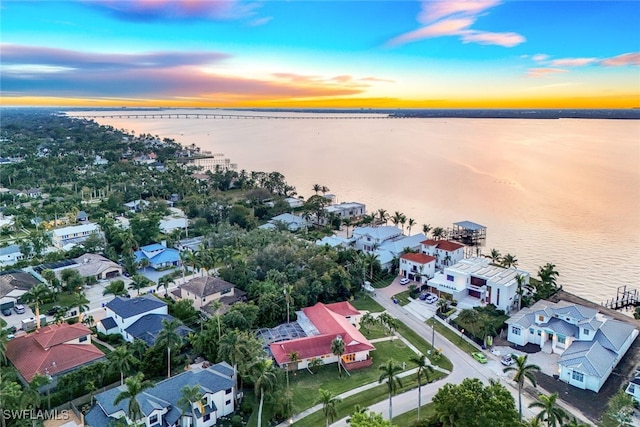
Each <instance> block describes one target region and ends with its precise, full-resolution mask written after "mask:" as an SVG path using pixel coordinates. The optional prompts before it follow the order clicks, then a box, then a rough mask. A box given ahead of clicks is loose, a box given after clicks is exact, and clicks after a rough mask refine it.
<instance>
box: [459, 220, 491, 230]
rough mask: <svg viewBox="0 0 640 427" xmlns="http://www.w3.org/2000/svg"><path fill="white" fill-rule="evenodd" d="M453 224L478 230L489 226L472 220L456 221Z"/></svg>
mask: <svg viewBox="0 0 640 427" xmlns="http://www.w3.org/2000/svg"><path fill="white" fill-rule="evenodd" d="M453 225H457V226H458V227H462V228H465V229H467V230H471V231H478V230H482V229H483V228H487V227H485V226H484V225H480V224H476V223H475V222H471V221H460V222H454V223H453Z"/></svg>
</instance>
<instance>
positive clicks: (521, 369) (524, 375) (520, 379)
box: [502, 354, 540, 420]
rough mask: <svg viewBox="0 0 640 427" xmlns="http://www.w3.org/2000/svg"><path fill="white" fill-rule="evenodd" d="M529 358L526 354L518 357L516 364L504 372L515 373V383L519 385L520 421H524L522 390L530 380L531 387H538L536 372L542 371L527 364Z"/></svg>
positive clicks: (536, 366) (535, 366)
mask: <svg viewBox="0 0 640 427" xmlns="http://www.w3.org/2000/svg"><path fill="white" fill-rule="evenodd" d="M528 357H529V356H527V355H526V354H525V355H523V356H516V358H515V361H516V364H515V365H512V366H507V367H506V368H504V369H503V370H502V371H503V372H505V373H506V372H511V371H513V372H515V374H514V375H513V381H515V382H516V383H518V412H519V413H520V420H522V388H523V387H524V382H525V380H529V382H531V385H533V386H534V387H536V377H535V375H534V372H535V371H540V367H539V366H538V365H528V364H527V358H528Z"/></svg>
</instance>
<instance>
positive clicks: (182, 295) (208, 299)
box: [171, 276, 247, 316]
mask: <svg viewBox="0 0 640 427" xmlns="http://www.w3.org/2000/svg"><path fill="white" fill-rule="evenodd" d="M171 296H172V297H173V299H175V300H177V301H179V300H181V299H188V300H191V301H192V302H193V307H194V308H195V309H197V310H200V311H202V312H203V313H205V314H207V315H209V316H212V315H215V312H216V310H215V309H214V308H213V307H212V304H211V303H212V302H214V301H219V302H220V303H221V304H222V307H221V308H220V309H219V310H218V311H219V312H220V313H224V312H226V311H227V310H228V309H229V307H231V306H232V305H233V304H235V303H237V302H240V301H246V299H247V293H246V292H244V291H242V290H240V289H238V288H236V287H235V286H234V285H233V284H231V283H229V282H227V281H225V280H222V279H219V278H217V277H212V276H205V277H196V278H194V279H191V280H189V281H188V282H187V283H184V284H182V285H180V286H178V289H176V290H174V291H172V292H171Z"/></svg>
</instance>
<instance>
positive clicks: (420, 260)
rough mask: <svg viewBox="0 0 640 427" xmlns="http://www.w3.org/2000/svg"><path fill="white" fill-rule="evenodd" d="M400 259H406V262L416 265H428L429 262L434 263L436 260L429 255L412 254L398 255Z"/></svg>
mask: <svg viewBox="0 0 640 427" xmlns="http://www.w3.org/2000/svg"><path fill="white" fill-rule="evenodd" d="M400 258H401V259H406V260H407V261H411V262H415V263H417V264H428V263H430V262H435V261H436V259H435V258H434V257H432V256H430V255H425V254H420V253H417V254H414V253H406V254H402V255H400Z"/></svg>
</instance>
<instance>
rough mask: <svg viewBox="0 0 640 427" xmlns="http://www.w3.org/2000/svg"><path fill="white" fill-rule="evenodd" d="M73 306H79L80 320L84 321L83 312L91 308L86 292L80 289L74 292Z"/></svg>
mask: <svg viewBox="0 0 640 427" xmlns="http://www.w3.org/2000/svg"><path fill="white" fill-rule="evenodd" d="M71 306H72V307H78V322H79V323H82V313H84V312H85V311H88V310H89V300H88V299H87V297H86V296H85V294H84V292H82V291H78V292H74V293H73V298H72V300H71Z"/></svg>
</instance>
